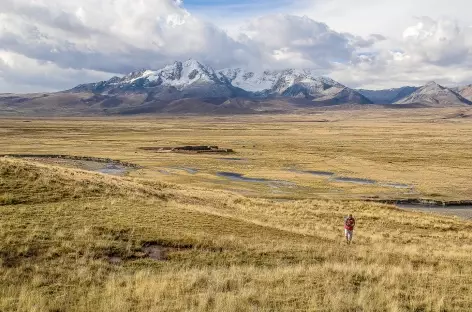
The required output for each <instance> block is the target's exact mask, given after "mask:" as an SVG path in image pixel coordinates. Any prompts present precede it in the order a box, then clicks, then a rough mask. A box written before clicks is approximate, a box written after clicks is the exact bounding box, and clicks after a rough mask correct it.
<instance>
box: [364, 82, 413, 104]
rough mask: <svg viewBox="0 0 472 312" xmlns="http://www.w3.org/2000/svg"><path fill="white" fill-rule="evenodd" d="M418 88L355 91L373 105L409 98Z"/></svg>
mask: <svg viewBox="0 0 472 312" xmlns="http://www.w3.org/2000/svg"><path fill="white" fill-rule="evenodd" d="M416 90H418V87H409V86H408V87H401V88H393V89H385V90H366V89H357V90H356V91H357V92H359V93H360V94H362V95H363V96H365V97H366V98H368V99H369V100H371V101H372V102H373V103H375V104H392V103H395V102H397V101H400V100H401V99H403V98H406V97H408V96H410V95H411V94H412V93H413V92H415V91H416Z"/></svg>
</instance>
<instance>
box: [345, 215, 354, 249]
mask: <svg viewBox="0 0 472 312" xmlns="http://www.w3.org/2000/svg"><path fill="white" fill-rule="evenodd" d="M355 226H356V220H355V219H354V217H353V216H352V214H349V216H347V217H345V218H344V235H345V236H346V243H348V244H350V243H351V241H352V234H353V232H354V227H355Z"/></svg>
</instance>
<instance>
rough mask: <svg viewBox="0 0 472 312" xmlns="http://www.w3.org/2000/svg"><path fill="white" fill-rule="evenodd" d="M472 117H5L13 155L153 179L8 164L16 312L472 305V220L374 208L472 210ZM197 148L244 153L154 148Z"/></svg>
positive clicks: (0, 207) (3, 297)
mask: <svg viewBox="0 0 472 312" xmlns="http://www.w3.org/2000/svg"><path fill="white" fill-rule="evenodd" d="M457 113H458V112H457V111H450V110H418V111H410V112H409V113H408V114H405V111H403V110H402V111H382V112H380V111H374V112H369V111H356V112H342V111H340V112H320V114H317V115H310V116H281V115H278V116H264V117H260V116H259V117H256V116H246V117H237V118H229V117H216V118H203V117H201V118H190V117H181V118H177V117H176V118H145V119H141V120H131V119H119V120H112V119H98V120H92V119H77V120H72V119H69V120H59V119H56V120H40V119H35V120H28V122H25V120H20V119H4V120H1V121H0V134H1V135H2V140H0V149H1V151H2V154H67V155H77V156H93V157H101V158H112V159H120V160H122V161H126V162H130V163H134V164H138V165H139V166H140V167H139V168H132V169H129V170H128V171H126V173H125V175H117V176H113V175H109V174H102V173H97V172H93V171H96V170H99V169H100V168H98V167H94V166H91V165H90V164H89V163H86V164H84V163H80V162H71V163H67V162H64V161H62V162H54V161H53V162H51V161H42V160H38V159H16V158H12V157H3V158H0V178H1V179H0V213H1V215H2V218H1V219H0V310H1V311H469V310H472V296H471V294H472V269H471V268H472V258H471V256H470V255H471V252H472V243H471V242H472V231H471V230H472V224H471V222H470V221H466V220H462V219H459V218H457V217H450V216H440V215H436V214H425V213H420V212H410V211H404V210H400V209H397V208H395V207H393V206H390V205H384V204H376V203H369V202H366V201H363V199H367V198H370V199H372V198H377V199H394V198H427V199H438V200H445V201H447V200H466V199H471V198H472V189H471V188H470V185H468V177H470V176H471V174H472V167H471V166H470V165H471V164H472V161H471V157H472V156H470V153H468V150H470V149H471V148H472V140H471V138H472V136H471V134H472V133H471V132H472V119H467V118H461V117H457V116H458V115H457ZM181 145H218V146H220V147H223V148H233V149H234V150H235V151H236V154H235V155H231V156H229V155H228V156H226V155H223V156H221V155H208V154H180V153H155V152H149V151H146V150H142V149H140V147H143V146H181ZM221 158H228V159H226V160H223V159H221ZM229 158H231V159H229ZM85 165H87V166H85ZM186 169H192V170H186ZM293 169H296V170H293ZM303 171H326V172H332V173H335V174H336V176H339V177H349V178H358V179H364V180H376V181H380V182H383V183H397V184H404V185H409V186H410V185H411V186H412V187H411V188H410V187H409V188H395V187H386V186H385V185H384V186H382V185H372V184H361V183H352V182H340V181H336V180H333V179H332V178H330V177H326V176H323V175H313V174H307V173H304V172H303ZM221 172H233V173H240V174H243V175H244V176H245V177H252V178H261V179H266V180H268V181H272V182H271V183H272V184H271V183H265V182H247V181H244V180H231V179H228V178H226V177H225V176H222V175H218V173H221ZM119 174H122V172H120V173H119ZM274 181H275V182H274ZM281 181H284V182H288V183H282V182H281ZM348 213H353V214H354V216H355V217H356V218H357V220H358V226H357V229H356V231H355V237H354V244H353V245H350V246H348V245H346V244H345V243H344V241H343V237H342V223H343V217H344V216H345V215H347V214H348ZM149 250H154V253H152V252H150V251H149ZM155 253H159V256H156V255H155Z"/></svg>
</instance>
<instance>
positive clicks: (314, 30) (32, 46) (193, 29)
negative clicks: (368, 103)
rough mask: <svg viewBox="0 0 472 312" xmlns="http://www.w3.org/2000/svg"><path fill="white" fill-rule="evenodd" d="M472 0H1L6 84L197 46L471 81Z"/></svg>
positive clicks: (402, 79)
mask: <svg viewBox="0 0 472 312" xmlns="http://www.w3.org/2000/svg"><path fill="white" fill-rule="evenodd" d="M468 12H472V1H470V0H448V1H444V0H355V1H353V0H292V1H290V0H270V1H269V0H257V1H256V0H239V1H236V0H229V1H224V0H183V1H182V0H100V1H96V0H74V1H70V0H0V92H24V93H26V92H49V91H59V90H64V89H69V88H72V87H74V86H76V85H78V84H81V83H89V82H96V81H101V80H106V79H109V78H111V77H113V76H120V75H125V74H127V73H130V72H132V71H134V70H138V69H144V68H145V69H158V68H161V67H163V66H165V65H167V64H171V63H173V62H174V61H176V60H180V61H184V60H187V59H189V58H193V59H196V60H198V61H200V62H202V63H205V64H207V65H209V66H212V67H213V68H214V69H216V70H218V69H223V68H228V67H244V68H248V69H252V70H254V71H260V70H267V69H286V68H300V69H302V68H307V69H308V68H309V69H314V70H316V72H317V73H319V75H320V76H328V77H330V78H332V79H335V80H337V81H339V82H340V83H342V84H344V85H347V86H349V87H352V88H370V89H382V88H393V87H400V86H405V85H414V86H418V85H422V84H425V83H427V82H428V81H432V80H434V81H436V82H438V83H440V84H443V85H446V86H457V85H465V84H470V83H472V20H471V19H470V17H468V14H469V13H468Z"/></svg>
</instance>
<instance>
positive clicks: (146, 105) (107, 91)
mask: <svg viewBox="0 0 472 312" xmlns="http://www.w3.org/2000/svg"><path fill="white" fill-rule="evenodd" d="M341 104H349V105H350V106H364V105H369V104H379V105H389V106H391V107H431V106H432V107H444V106H468V105H472V85H469V86H463V87H458V88H446V87H444V86H441V85H439V84H437V83H435V82H429V83H428V84H426V85H424V86H422V87H402V88H396V89H388V90H365V89H359V90H355V89H351V88H349V87H346V86H344V85H342V84H341V83H339V82H336V81H334V80H332V79H330V78H327V77H320V76H318V75H317V73H316V72H315V71H314V70H308V69H286V70H277V71H251V70H247V69H242V68H229V69H223V70H214V69H213V68H211V67H210V66H206V65H204V64H202V63H200V62H198V61H196V60H192V59H190V60H187V61H185V62H175V63H173V64H170V65H167V66H165V67H163V68H161V69H158V70H149V69H143V70H139V71H135V72H132V73H130V74H128V75H125V76H123V77H113V78H111V79H110V80H107V81H101V82H95V83H88V84H82V85H79V86H76V87H75V88H72V89H70V90H66V91H62V92H57V93H49V94H47V93H45V94H29V95H18V94H1V95H0V115H18V114H20V115H114V114H120V115H123V114H125V115H126V114H141V113H169V114H182V113H194V114H212V113H213V114H236V113H270V112H295V111H304V110H309V109H310V108H316V107H325V106H332V105H341Z"/></svg>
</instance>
